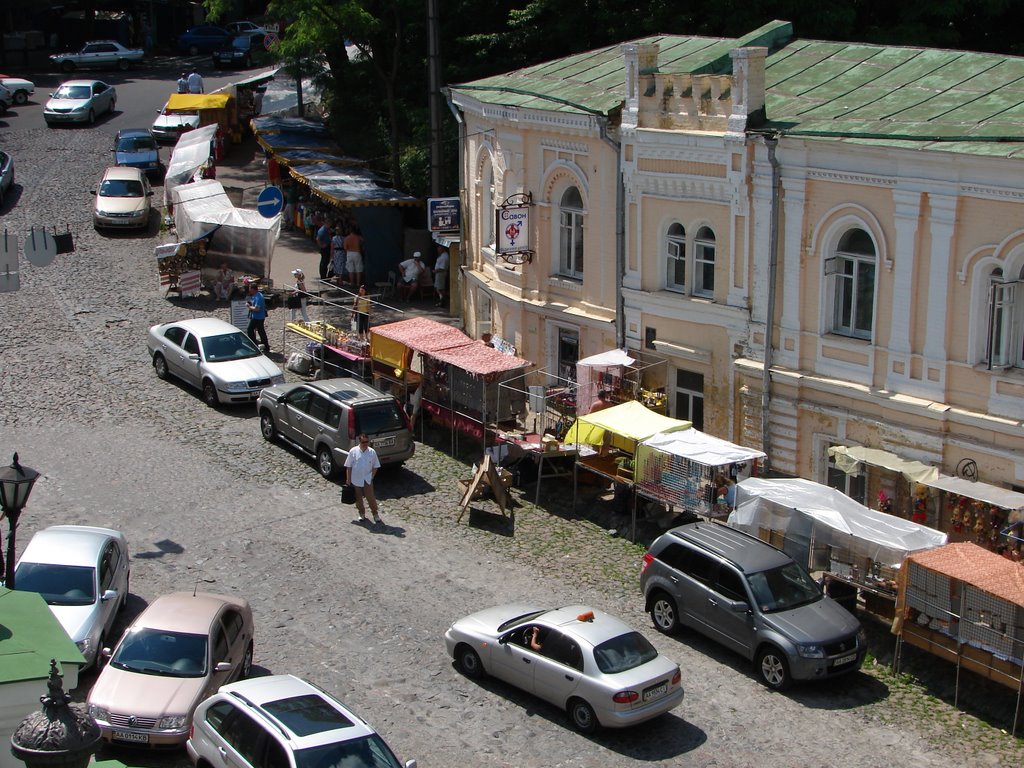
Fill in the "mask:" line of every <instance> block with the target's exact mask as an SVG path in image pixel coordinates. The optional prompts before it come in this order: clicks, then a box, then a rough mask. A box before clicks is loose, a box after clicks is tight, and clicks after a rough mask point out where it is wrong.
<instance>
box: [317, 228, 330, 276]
mask: <svg viewBox="0 0 1024 768" xmlns="http://www.w3.org/2000/svg"><path fill="white" fill-rule="evenodd" d="M316 246H317V248H319V249H320V279H321V280H326V279H327V277H328V275H329V274H330V269H331V228H330V227H329V226H327V217H326V216H325V217H324V218H323V221H321V222H320V228H319V229H317V231H316Z"/></svg>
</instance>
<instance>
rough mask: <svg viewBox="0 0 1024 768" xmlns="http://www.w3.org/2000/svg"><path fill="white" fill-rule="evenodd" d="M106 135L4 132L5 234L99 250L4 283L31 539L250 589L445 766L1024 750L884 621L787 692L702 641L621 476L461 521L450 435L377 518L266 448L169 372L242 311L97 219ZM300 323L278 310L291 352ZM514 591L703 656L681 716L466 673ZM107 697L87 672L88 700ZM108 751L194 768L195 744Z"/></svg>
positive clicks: (799, 760)
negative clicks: (94, 529) (181, 293)
mask: <svg viewBox="0 0 1024 768" xmlns="http://www.w3.org/2000/svg"><path fill="white" fill-rule="evenodd" d="M119 127H125V126H119ZM107 128H108V130H105V131H101V130H99V129H98V128H94V129H72V130H45V129H43V130H21V129H18V128H17V126H16V125H15V126H13V127H12V125H8V126H7V127H3V126H0V143H2V146H3V148H4V150H5V151H7V152H9V153H11V154H12V156H13V157H14V158H15V162H16V163H17V177H18V183H19V184H20V187H21V189H20V194H12V195H9V196H8V199H7V201H6V202H5V204H4V206H3V207H2V208H0V226H2V227H3V228H5V229H6V231H7V232H8V233H9V234H10V235H17V236H18V237H19V238H21V239H22V240H24V237H25V233H26V232H27V231H28V228H29V227H30V226H32V225H35V226H47V227H53V226H56V227H57V230H58V231H63V230H64V227H65V225H69V226H70V228H71V231H72V232H73V233H75V241H76V251H75V252H74V253H72V254H68V255H63V256H58V257H57V259H56V261H55V262H54V263H53V264H51V265H50V266H48V267H35V266H31V265H26V264H25V262H24V261H23V262H22V263H23V265H24V266H23V272H22V276H21V277H22V279H21V290H20V291H18V292H17V293H5V294H0V329H2V331H0V398H2V404H3V405H2V431H0V460H3V461H4V462H6V461H7V460H8V458H9V457H10V455H11V454H12V453H13V452H14V451H18V452H19V454H20V457H21V461H22V462H23V463H24V464H26V465H29V466H32V467H33V468H35V469H36V470H38V471H40V472H41V473H42V477H41V478H40V480H39V482H38V483H37V485H36V487H35V490H34V491H33V495H32V497H31V499H30V501H29V504H28V507H27V508H26V510H25V512H24V514H23V515H22V518H21V527H20V528H19V531H18V541H19V542H20V546H19V551H22V550H23V548H24V545H25V544H27V542H28V540H29V538H30V537H31V535H32V533H33V532H34V531H36V530H38V529H39V528H42V527H45V526H47V525H51V524H55V523H77V524H91V525H103V526H110V527H113V528H118V529H120V530H122V531H124V532H125V534H126V536H127V538H128V541H129V543H130V545H131V547H132V560H133V565H132V578H131V587H132V597H131V599H130V600H129V614H130V615H135V614H136V613H137V612H138V611H139V610H141V609H142V608H143V607H144V606H145V604H146V603H147V602H148V601H150V600H152V599H153V598H155V597H157V596H158V595H160V594H163V593H165V592H170V591H175V590H191V589H193V588H194V587H196V586H197V585H198V587H199V588H200V589H203V590H207V591H214V592H226V593H233V594H239V595H242V596H244V597H246V598H248V599H249V600H250V601H251V603H252V605H253V610H254V614H255V619H256V666H257V673H259V674H268V673H284V672H291V673H294V674H297V675H299V676H302V677H305V678H308V679H310V680H311V681H313V682H315V683H317V684H318V685H321V686H323V687H324V688H326V689H327V690H329V691H331V692H332V693H334V694H336V695H337V696H338V697H339V698H340V699H341V700H342V701H344V702H345V703H346V704H347V705H348V706H350V707H351V708H352V709H353V710H355V711H356V712H357V713H358V714H360V715H361V716H363V717H364V718H365V719H366V720H368V721H369V722H370V723H371V724H372V725H373V726H374V727H376V728H377V729H378V730H379V731H380V732H381V733H382V734H383V735H384V737H385V738H386V739H387V741H388V742H389V743H390V744H391V745H392V746H393V747H394V749H395V751H396V753H398V754H399V755H400V757H401V758H402V759H403V760H405V759H410V758H416V759H417V760H418V761H419V766H420V767H421V768H457V767H461V766H480V767H481V768H491V767H498V766H508V767H511V766H516V767H517V768H527V767H530V766H533V767H536V768H541V767H554V766H560V767H561V766H564V767H566V768H568V767H573V768H602V767H603V766H608V767H609V768H611V767H614V768H619V767H620V766H636V765H666V766H668V765H672V766H678V765H687V766H722V767H726V766H729V767H733V766H735V767H736V768H743V767H745V766H766V765H767V766H831V765H842V766H849V767H855V768H859V767H864V768H869V767H874V766H877V767H878V768H882V767H883V766H885V767H888V766H893V765H896V766H900V765H907V766H916V767H927V766H935V767H938V766H953V765H972V766H1011V765H1020V764H1022V763H1024V748H1022V747H1021V746H1020V742H1019V740H1018V739H1015V738H1013V737H1011V736H1010V735H1009V733H1008V732H1009V729H1010V727H1011V725H1012V718H1013V708H1014V706H1015V696H1014V692H1012V691H1008V690H1006V689H1004V688H998V687H995V686H989V685H982V684H980V683H979V682H977V681H976V680H975V679H973V678H972V679H971V680H969V681H962V682H963V684H962V686H961V693H960V702H959V703H960V705H961V707H962V708H964V709H965V710H966V711H965V712H963V713H962V712H960V711H958V710H957V709H956V708H954V706H953V688H952V686H953V683H954V679H955V670H954V668H953V667H951V666H947V665H943V664H941V663H940V662H938V661H937V660H935V659H933V658H931V657H925V656H924V655H923V654H917V653H916V652H914V651H911V650H909V649H908V651H907V652H906V654H907V664H906V665H905V666H904V671H907V670H914V671H920V672H921V674H922V675H923V676H924V677H923V679H924V681H925V682H924V683H923V684H918V683H914V682H913V681H911V680H910V679H909V678H908V677H907V676H905V675H904V676H897V675H894V674H892V673H891V672H890V671H889V667H888V662H889V661H890V659H891V653H892V648H893V645H894V643H893V638H892V636H891V635H889V634H888V632H887V628H886V627H884V626H882V625H880V624H874V625H872V626H871V627H870V629H871V634H872V643H873V646H872V652H873V655H874V658H875V659H877V660H878V665H877V667H876V666H875V665H874V662H873V661H871V660H870V659H869V662H868V664H867V665H866V666H865V670H864V672H862V673H861V674H858V675H855V676H852V677H849V678H846V679H841V680H838V681H835V682H833V683H828V684H823V685H806V686H798V687H796V688H794V689H793V690H792V691H791V692H789V693H787V694H785V695H783V694H777V693H772V692H771V691H769V690H767V689H766V688H764V687H762V686H761V685H759V684H758V682H757V681H756V680H755V679H754V677H753V676H752V675H751V674H750V670H749V665H748V664H747V663H746V662H744V661H743V660H742V659H741V658H739V657H738V656H734V655H732V654H730V653H728V652H727V651H725V650H724V649H722V648H720V647H719V646H717V645H714V644H712V643H711V642H709V641H705V640H703V639H702V638H700V637H699V636H697V635H695V634H693V633H684V634H682V635H680V636H678V637H664V636H661V635H658V634H657V633H656V632H655V630H654V629H653V628H652V627H651V622H650V620H649V619H648V617H647V616H646V615H645V614H644V612H643V600H642V597H641V595H640V593H639V589H638V573H639V568H640V563H641V558H642V554H643V551H644V548H643V543H644V542H645V541H646V540H649V537H650V534H651V531H652V530H653V529H652V528H651V527H650V526H649V524H648V525H645V527H644V528H642V530H641V535H640V537H639V539H640V541H639V542H638V543H632V542H630V541H629V540H628V539H627V538H624V537H622V536H618V535H610V534H609V533H608V530H607V529H608V528H610V527H615V528H622V526H623V524H624V522H625V518H623V517H619V516H616V515H615V513H614V512H613V511H612V510H611V503H610V501H609V500H608V499H607V498H605V496H604V495H602V494H600V493H599V492H598V489H594V488H592V487H584V486H581V488H580V497H579V499H578V503H577V505H576V512H575V513H573V511H572V503H571V502H572V497H571V485H570V484H568V483H566V482H565V481H563V480H546V481H545V485H544V488H543V493H542V495H541V506H540V507H535V506H534V505H533V503H532V501H533V498H534V496H533V490H534V488H533V486H532V485H528V486H526V487H525V488H523V489H518V490H516V492H515V494H514V495H515V497H516V499H517V503H516V505H515V508H514V515H513V518H512V519H511V520H506V519H504V518H502V517H501V515H500V514H498V513H497V512H496V508H495V507H494V506H493V504H491V503H490V502H487V501H483V502H480V503H479V504H476V505H475V509H474V510H473V511H472V512H471V513H470V514H467V515H466V516H465V517H463V518H462V520H461V522H459V523H457V522H456V519H457V517H458V514H459V509H458V499H459V488H458V485H457V481H458V480H459V479H460V478H468V477H469V476H470V472H471V468H470V465H471V463H472V461H473V460H474V457H473V453H472V449H471V441H470V440H468V439H466V440H464V441H463V442H462V449H463V450H462V451H461V454H462V455H461V456H459V457H453V456H451V455H449V453H448V451H447V449H448V448H449V445H450V443H449V435H448V433H441V432H439V431H435V430H428V433H427V435H426V437H427V439H426V441H425V442H426V444H418V445H417V452H416V455H415V457H414V458H413V459H412V460H411V461H409V462H408V463H407V464H406V465H405V466H404V467H402V468H400V469H394V470H385V471H384V472H382V473H381V475H380V476H379V482H378V498H379V499H380V503H381V512H382V515H383V518H384V521H385V526H384V527H383V528H380V529H372V528H369V527H365V526H363V525H360V524H358V522H357V521H356V519H355V511H354V508H353V507H351V506H345V505H342V504H341V501H340V486H339V485H338V484H337V483H330V482H327V481H325V480H324V479H323V478H321V477H320V475H319V474H318V473H317V471H316V469H315V467H314V465H313V462H312V461H311V460H310V459H308V458H305V457H303V456H302V455H300V454H299V453H297V452H296V451H294V450H291V449H289V448H286V447H284V446H283V445H281V444H271V443H268V442H266V441H264V440H263V438H262V437H261V435H260V432H259V425H258V420H257V418H256V413H255V409H253V408H251V407H241V408H217V409H211V408H207V407H206V406H205V405H204V404H203V402H202V400H201V398H200V397H199V396H198V395H197V394H196V393H195V392H194V391H192V390H190V389H188V388H186V387H184V386H181V385H178V384H175V383H173V382H165V381H160V380H159V379H157V377H156V376H155V374H154V372H153V369H152V366H151V365H150V362H149V358H148V355H147V353H146V347H145V335H146V330H147V328H148V327H149V326H150V325H152V324H154V323H158V322H165V321H170V320H177V319H181V318H183V317H192V316H202V315H209V314H213V315H216V316H218V317H221V318H223V319H228V310H227V308H226V307H225V305H223V304H215V303H213V302H212V301H209V300H208V299H207V298H206V297H205V295H204V296H203V297H202V298H198V299H178V298H177V297H176V296H173V295H172V296H171V297H170V298H166V297H165V296H164V295H163V293H162V292H161V291H160V290H159V289H158V284H157V283H158V280H157V273H156V269H155V261H154V257H153V246H154V245H155V244H157V243H158V242H162V239H161V236H160V235H159V234H158V233H157V232H156V231H155V226H154V227H153V228H152V230H151V231H150V233H148V234H147V235H145V236H138V237H136V236H131V235H106V234H98V233H97V232H95V231H94V230H93V228H92V225H91V220H90V205H91V201H92V198H91V197H90V196H89V194H88V192H89V190H90V189H92V188H93V187H94V185H95V182H96V180H97V179H98V178H99V176H100V174H101V172H102V170H103V168H104V167H105V166H106V165H107V164H108V162H110V157H111V153H110V141H111V135H110V130H109V126H107ZM165 153H166V150H165ZM165 158H166V154H165ZM161 198H162V187H159V186H158V187H157V188H156V196H155V198H154V200H159V199H161ZM310 254H311V255H312V254H313V250H312V246H310ZM286 317H287V311H286V310H284V309H277V310H274V311H272V312H271V314H270V319H269V321H268V331H269V332H270V333H271V340H272V341H274V340H275V339H280V337H281V334H282V327H283V324H284V321H285V318H286ZM275 334H276V335H275ZM275 344H276V342H275ZM274 357H275V359H276V361H277V362H278V364H280V365H282V367H283V364H284V360H283V359H282V357H281V355H280V354H279V353H277V352H275V355H274ZM289 375H292V374H289ZM417 436H418V435H417ZM432 446H433V447H432ZM4 529H5V530H6V524H4ZM513 600H530V601H537V602H540V603H545V604H552V605H555V604H569V603H572V602H577V601H579V602H582V603H587V604H591V605H594V606H598V607H600V608H602V609H604V610H607V611H609V612H611V613H613V614H616V615H618V616H620V617H621V618H623V619H624V620H625V621H627V622H628V623H630V624H631V625H633V626H634V627H636V628H637V629H640V630H642V631H643V632H644V633H645V634H646V635H647V636H648V638H650V639H651V641H652V642H653V643H654V644H655V646H656V647H657V648H658V650H659V651H660V652H661V653H663V654H665V655H666V656H668V657H669V658H671V659H673V660H675V661H677V662H678V663H679V664H680V665H681V667H682V670H683V685H684V687H685V689H686V698H685V700H684V701H683V703H682V705H681V706H680V707H679V708H677V709H676V710H675V711H674V712H673V713H671V714H669V715H665V716H663V717H660V718H658V719H656V720H654V721H651V722H649V723H647V724H644V725H641V726H639V727H636V728H632V729H629V730H627V731H622V732H614V731H603V732H600V733H599V734H598V735H597V736H595V737H584V736H580V735H578V734H576V733H575V732H574V731H573V730H572V728H571V725H570V723H569V720H568V718H567V717H566V715H565V713H564V712H561V711H559V710H557V709H555V708H553V707H551V706H548V705H546V704H543V703H541V702H540V701H539V700H535V699H533V698H532V697H530V696H529V695H527V694H523V693H520V692H518V691H516V690H514V689H512V688H510V687H508V686H505V685H503V684H501V683H497V682H494V681H484V682H483V683H476V682H473V681H470V680H467V679H466V678H464V677H462V676H461V675H459V674H458V673H457V672H456V671H455V669H454V668H453V666H452V663H451V660H450V659H449V658H448V657H447V656H446V654H445V648H444V643H443V639H442V635H443V633H444V631H445V630H446V629H447V627H448V626H449V624H450V623H451V622H452V621H453V620H454V619H456V618H459V617H461V616H463V615H465V614H468V613H470V612H472V611H475V610H477V609H479V608H482V607H485V606H489V605H492V604H497V603H502V602H510V601H513ZM123 618H124V619H125V620H127V618H128V617H123ZM929 670H930V671H929ZM91 679H92V677H91V676H86V678H85V683H86V684H88V683H89V682H90V681H91ZM84 695H85V690H84V686H80V688H79V689H78V690H77V691H76V697H77V698H78V699H81V698H83V697H84ZM1001 729H1002V730H1001ZM1020 730H1022V731H1024V727H1022V728H1021V729H1020ZM104 756H116V757H118V758H119V759H123V760H125V761H126V762H128V763H130V764H138V765H153V766H184V765H186V764H187V758H186V757H185V755H184V753H179V754H175V755H159V756H155V755H150V754H146V753H143V754H138V753H134V754H126V753H113V752H111V753H105V754H104Z"/></svg>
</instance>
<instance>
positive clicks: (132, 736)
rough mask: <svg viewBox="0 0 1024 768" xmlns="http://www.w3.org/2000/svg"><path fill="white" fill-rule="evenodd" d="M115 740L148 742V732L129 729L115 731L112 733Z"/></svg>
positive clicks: (138, 742)
mask: <svg viewBox="0 0 1024 768" xmlns="http://www.w3.org/2000/svg"><path fill="white" fill-rule="evenodd" d="M111 736H113V738H114V741H130V742H132V743H133V744H148V743H149V734H148V733H129V732H128V731H113V732H112V733H111Z"/></svg>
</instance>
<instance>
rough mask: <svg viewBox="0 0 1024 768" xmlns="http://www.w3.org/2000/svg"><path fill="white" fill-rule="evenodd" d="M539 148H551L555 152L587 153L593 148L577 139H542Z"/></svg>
mask: <svg viewBox="0 0 1024 768" xmlns="http://www.w3.org/2000/svg"><path fill="white" fill-rule="evenodd" d="M540 148H541V149H542V150H544V149H553V150H555V151H557V152H578V153H582V154H589V153H590V152H591V151H592V150H593V148H592V147H591V146H590V145H589V144H586V143H584V142H579V141H560V140H558V139H542V140H541V142H540Z"/></svg>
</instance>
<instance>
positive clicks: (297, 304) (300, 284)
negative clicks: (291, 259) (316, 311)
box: [288, 269, 309, 323]
mask: <svg viewBox="0 0 1024 768" xmlns="http://www.w3.org/2000/svg"><path fill="white" fill-rule="evenodd" d="M292 277H294V278H295V286H294V287H293V289H292V293H291V295H289V296H288V309H290V310H291V321H292V322H295V320H297V319H298V313H299V311H300V310H301V311H302V322H304V323H308V322H309V314H307V312H306V299H307V295H306V275H305V274H304V273H303V271H302V270H301V269H293V270H292Z"/></svg>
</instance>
